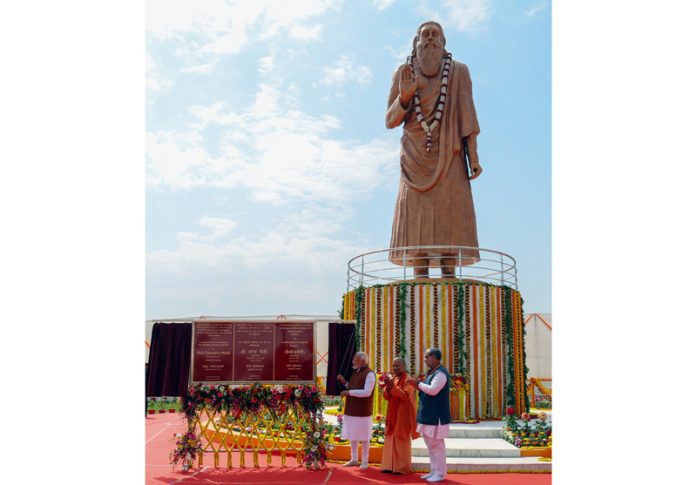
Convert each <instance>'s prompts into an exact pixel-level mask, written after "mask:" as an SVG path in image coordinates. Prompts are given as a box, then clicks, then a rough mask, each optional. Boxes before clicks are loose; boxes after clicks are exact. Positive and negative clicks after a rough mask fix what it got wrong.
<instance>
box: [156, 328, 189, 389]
mask: <svg viewBox="0 0 696 485" xmlns="http://www.w3.org/2000/svg"><path fill="white" fill-rule="evenodd" d="M192 333H193V324H192V323H161V322H157V323H155V325H154V326H153V327H152V339H151V341H150V357H149V359H148V365H147V373H146V376H145V395H146V396H147V397H155V396H157V397H159V396H184V395H185V394H186V388H187V387H188V377H189V368H190V366H191V336H192Z"/></svg>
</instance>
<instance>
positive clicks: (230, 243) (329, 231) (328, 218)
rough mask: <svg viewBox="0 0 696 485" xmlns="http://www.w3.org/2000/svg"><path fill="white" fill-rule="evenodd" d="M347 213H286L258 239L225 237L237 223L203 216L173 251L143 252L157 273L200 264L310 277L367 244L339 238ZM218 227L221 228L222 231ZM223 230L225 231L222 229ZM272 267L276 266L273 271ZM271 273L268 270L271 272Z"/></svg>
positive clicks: (189, 270)
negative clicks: (291, 270)
mask: <svg viewBox="0 0 696 485" xmlns="http://www.w3.org/2000/svg"><path fill="white" fill-rule="evenodd" d="M347 214H349V213H346V212H345V211H343V212H338V211H337V210H335V209H328V208H322V207H319V206H310V207H307V208H305V209H302V210H300V211H299V212H296V213H294V214H291V215H290V216H287V217H286V218H285V219H284V220H283V221H282V222H281V223H279V224H277V225H274V226H273V227H272V228H270V229H267V230H266V231H264V232H263V233H261V234H259V235H258V236H256V237H249V236H237V237H227V238H225V237H224V236H225V234H227V233H229V232H230V231H231V229H232V228H234V227H236V223H234V222H233V221H229V220H226V219H218V218H213V217H204V218H203V219H201V221H200V225H201V226H203V227H204V230H203V231H201V232H180V233H178V234H177V237H176V238H177V247H176V248H175V249H157V250H153V251H150V252H149V253H148V254H147V263H148V267H149V270H152V271H156V272H158V273H160V274H161V273H163V272H177V273H181V274H195V273H196V272H197V271H200V270H201V269H202V268H216V269H217V271H218V272H219V273H229V272H232V271H235V272H238V271H240V270H250V269H253V270H256V271H258V270H259V269H260V268H264V267H265V268H267V270H268V271H269V272H272V271H274V270H276V271H277V270H278V268H279V267H286V268H287V267H288V266H298V265H299V266H304V267H306V268H307V269H309V270H310V271H312V273H313V274H314V275H319V274H321V273H322V272H325V271H342V269H343V268H344V267H345V264H346V261H348V259H349V258H351V257H353V256H355V255H356V254H359V253H361V252H364V251H365V250H366V248H365V247H364V246H361V245H359V244H356V243H354V242H349V241H348V240H346V239H342V238H341V237H340V234H341V229H342V223H343V220H344V219H345V218H346V217H347ZM220 227H222V230H220ZM224 231H226V232H224ZM274 268H275V269H274ZM269 274H271V273H269Z"/></svg>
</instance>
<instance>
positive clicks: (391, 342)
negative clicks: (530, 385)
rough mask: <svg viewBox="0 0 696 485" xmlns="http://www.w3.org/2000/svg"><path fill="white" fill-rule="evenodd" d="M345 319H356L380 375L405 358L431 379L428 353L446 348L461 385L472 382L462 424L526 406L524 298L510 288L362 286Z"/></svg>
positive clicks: (347, 300) (347, 299) (347, 302)
mask: <svg viewBox="0 0 696 485" xmlns="http://www.w3.org/2000/svg"><path fill="white" fill-rule="evenodd" d="M343 318H344V319H346V320H355V321H356V338H357V347H358V348H359V350H361V351H363V352H366V353H367V354H368V356H369V357H370V365H371V366H372V368H373V369H374V370H375V371H377V372H385V371H388V370H389V369H390V367H391V362H392V360H393V358H394V357H398V356H401V357H404V359H405V360H406V370H407V371H408V372H409V374H411V375H419V374H424V373H425V372H426V371H427V368H426V366H425V362H424V361H423V355H424V353H425V351H426V350H427V349H428V348H429V347H436V348H439V349H440V350H441V351H442V364H443V365H444V366H445V367H447V369H448V370H449V372H450V373H451V374H452V375H453V378H454V380H455V381H456V382H461V380H465V381H466V382H467V383H469V387H468V391H467V395H466V397H467V406H466V409H465V414H466V415H465V416H460V417H459V418H460V419H461V418H476V419H499V418H501V417H502V416H503V415H504V414H505V410H506V408H507V406H512V407H514V408H515V411H516V413H517V414H519V413H522V412H523V411H524V410H525V409H526V407H527V405H526V393H525V379H526V375H525V366H524V323H523V320H522V298H521V296H520V293H519V292H518V291H516V290H514V289H512V288H510V287H507V286H496V285H489V284H483V283H478V282H471V281H458V280H432V281H416V282H414V281H409V282H403V283H395V284H389V285H375V286H372V287H369V288H358V289H356V290H353V291H350V292H348V293H346V294H345V295H344V296H343Z"/></svg>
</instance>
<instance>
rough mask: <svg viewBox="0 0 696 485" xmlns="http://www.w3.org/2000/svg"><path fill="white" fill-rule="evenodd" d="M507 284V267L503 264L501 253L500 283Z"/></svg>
mask: <svg viewBox="0 0 696 485" xmlns="http://www.w3.org/2000/svg"><path fill="white" fill-rule="evenodd" d="M504 284H505V267H504V266H503V255H502V254H501V255H500V285H501V286H502V285H504Z"/></svg>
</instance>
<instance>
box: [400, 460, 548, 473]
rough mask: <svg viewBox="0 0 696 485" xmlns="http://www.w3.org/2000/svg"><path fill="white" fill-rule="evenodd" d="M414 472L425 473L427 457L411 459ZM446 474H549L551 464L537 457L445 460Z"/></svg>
mask: <svg viewBox="0 0 696 485" xmlns="http://www.w3.org/2000/svg"><path fill="white" fill-rule="evenodd" d="M411 467H412V468H413V471H414V472H417V473H427V472H429V471H430V462H429V461H428V458H427V457H422V456H416V457H413V458H412V459H411ZM447 471H448V472H450V473H451V472H488V473H493V472H496V473H516V472H517V473H520V472H521V473H524V472H537V473H538V472H551V462H549V461H539V458H538V457H535V456H530V457H519V458H449V457H448V458H447Z"/></svg>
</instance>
